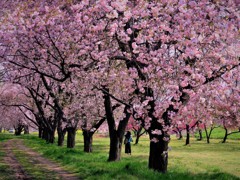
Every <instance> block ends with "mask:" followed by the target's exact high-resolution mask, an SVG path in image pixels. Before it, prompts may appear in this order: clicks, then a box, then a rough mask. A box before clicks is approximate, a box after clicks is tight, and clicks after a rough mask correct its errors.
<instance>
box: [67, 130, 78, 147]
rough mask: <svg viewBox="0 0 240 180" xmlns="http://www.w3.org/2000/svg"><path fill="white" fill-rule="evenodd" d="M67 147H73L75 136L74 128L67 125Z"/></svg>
mask: <svg viewBox="0 0 240 180" xmlns="http://www.w3.org/2000/svg"><path fill="white" fill-rule="evenodd" d="M67 133H68V134H67V148H74V147H75V137H76V128H74V127H68V128H67Z"/></svg>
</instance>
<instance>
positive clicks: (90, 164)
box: [23, 134, 240, 180]
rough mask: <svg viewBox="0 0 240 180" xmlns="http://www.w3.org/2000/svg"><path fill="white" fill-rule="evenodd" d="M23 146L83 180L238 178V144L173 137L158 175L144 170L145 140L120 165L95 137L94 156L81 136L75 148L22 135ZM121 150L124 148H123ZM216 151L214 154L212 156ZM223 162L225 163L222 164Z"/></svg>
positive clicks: (106, 142) (104, 142)
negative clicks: (165, 168) (188, 143)
mask: <svg viewBox="0 0 240 180" xmlns="http://www.w3.org/2000/svg"><path fill="white" fill-rule="evenodd" d="M23 138H24V140H25V144H26V145H27V146H29V147H31V148H33V149H35V150H36V151H38V152H40V153H41V154H43V155H44V156H45V157H47V158H50V159H53V160H55V161H58V162H60V163H61V164H62V165H63V166H64V167H65V168H66V169H67V170H70V171H71V172H74V173H77V174H78V175H79V177H81V178H82V179H123V178H127V179H151V180H152V179H153V180H154V179H226V180H228V179H240V178H238V177H240V174H239V172H240V171H238V169H237V168H238V167H240V166H239V165H240V164H239V161H238V158H236V157H239V156H240V154H239V152H240V151H239V148H240V146H239V142H238V141H232V142H228V143H227V144H222V143H219V140H213V141H212V143H210V144H206V142H204V141H203V142H197V141H195V140H194V139H191V142H192V144H191V146H184V141H183V140H182V141H178V140H176V139H175V138H172V140H171V142H170V146H171V147H172V150H171V151H170V153H169V170H168V173H166V174H160V173H157V172H154V171H152V170H149V169H148V167H147V163H148V154H149V140H148V137H147V136H145V137H142V138H141V139H140V144H138V145H132V151H133V154H132V156H129V155H126V154H124V153H123V154H122V160H121V161H119V162H107V158H108V150H109V139H108V138H103V137H101V138H100V137H98V138H96V137H95V138H94V142H93V151H94V152H93V153H84V152H83V141H82V138H83V137H82V136H81V134H78V135H77V140H76V147H75V149H67V148H66V147H57V146H56V144H46V143H45V142H44V141H43V140H41V139H39V138H37V137H36V136H31V135H30V136H23ZM123 150H124V149H123ZM215 152H217V153H215ZM214 153H215V155H214ZM223 161H225V162H226V163H227V164H224V163H223Z"/></svg>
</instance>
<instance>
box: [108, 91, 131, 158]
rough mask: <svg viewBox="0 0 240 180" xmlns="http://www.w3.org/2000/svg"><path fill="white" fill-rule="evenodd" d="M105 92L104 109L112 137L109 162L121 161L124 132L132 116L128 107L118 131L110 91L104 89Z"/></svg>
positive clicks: (125, 109)
mask: <svg viewBox="0 0 240 180" xmlns="http://www.w3.org/2000/svg"><path fill="white" fill-rule="evenodd" d="M104 90H105V91H104V92H103V93H104V96H103V98H104V107H105V111H106V118H107V123H108V129H109V136H110V150H109V157H108V161H119V160H120V159H121V149H122V140H123V136H124V132H125V129H126V127H127V123H128V121H129V119H130V116H131V114H130V113H129V112H128V110H129V107H128V106H127V105H126V106H125V108H124V112H123V113H124V114H125V115H126V116H125V118H124V119H123V120H121V121H120V122H119V125H118V129H116V124H115V120H114V115H113V108H112V103H111V98H110V96H109V94H108V93H109V89H107V88H104Z"/></svg>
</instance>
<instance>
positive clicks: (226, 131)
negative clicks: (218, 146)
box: [222, 126, 240, 143]
mask: <svg viewBox="0 0 240 180" xmlns="http://www.w3.org/2000/svg"><path fill="white" fill-rule="evenodd" d="M224 130H225V134H224V138H223V141H222V143H225V142H226V140H227V138H228V136H229V135H231V134H236V133H240V128H239V129H238V131H233V132H230V133H228V129H227V128H226V127H225V126H224Z"/></svg>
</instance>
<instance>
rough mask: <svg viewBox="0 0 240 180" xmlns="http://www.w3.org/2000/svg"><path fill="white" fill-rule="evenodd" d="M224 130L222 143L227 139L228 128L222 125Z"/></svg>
mask: <svg viewBox="0 0 240 180" xmlns="http://www.w3.org/2000/svg"><path fill="white" fill-rule="evenodd" d="M224 130H225V135H224V138H223V141H222V143H225V142H226V140H227V137H228V129H227V128H225V127H224Z"/></svg>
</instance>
